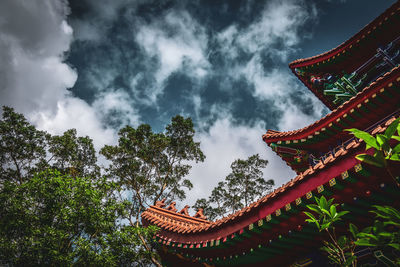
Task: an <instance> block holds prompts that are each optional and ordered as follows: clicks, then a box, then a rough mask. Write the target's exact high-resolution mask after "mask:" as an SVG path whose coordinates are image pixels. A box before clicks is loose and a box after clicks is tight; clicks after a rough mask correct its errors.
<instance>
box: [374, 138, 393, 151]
mask: <svg viewBox="0 0 400 267" xmlns="http://www.w3.org/2000/svg"><path fill="white" fill-rule="evenodd" d="M376 141H377V142H378V144H379V146H380V147H381V148H383V150H384V151H389V149H390V147H389V138H387V137H386V135H383V134H377V135H376Z"/></svg>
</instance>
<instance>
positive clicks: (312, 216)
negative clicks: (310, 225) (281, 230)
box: [304, 211, 317, 222]
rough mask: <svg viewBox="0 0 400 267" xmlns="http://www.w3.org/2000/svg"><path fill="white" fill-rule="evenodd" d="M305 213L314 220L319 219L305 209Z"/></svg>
mask: <svg viewBox="0 0 400 267" xmlns="http://www.w3.org/2000/svg"><path fill="white" fill-rule="evenodd" d="M304 214H305V215H307V216H308V217H310V218H311V220H312V222H314V221H317V219H316V218H315V217H314V215H313V214H312V213H310V212H307V211H304Z"/></svg>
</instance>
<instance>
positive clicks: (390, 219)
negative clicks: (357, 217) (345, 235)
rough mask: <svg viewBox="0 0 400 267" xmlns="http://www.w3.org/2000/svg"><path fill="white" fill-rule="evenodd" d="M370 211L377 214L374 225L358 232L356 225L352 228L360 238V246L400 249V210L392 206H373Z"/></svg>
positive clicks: (352, 231)
mask: <svg viewBox="0 0 400 267" xmlns="http://www.w3.org/2000/svg"><path fill="white" fill-rule="evenodd" d="M373 207H374V208H375V210H371V211H370V212H372V213H374V214H375V215H376V218H377V220H375V222H374V224H373V225H372V226H369V227H366V228H364V229H363V230H362V231H361V232H358V229H357V228H356V227H353V229H350V231H351V233H352V235H353V236H355V237H357V238H359V239H358V240H357V241H356V242H355V243H356V245H358V246H370V247H385V246H389V247H392V248H394V249H396V250H400V212H399V211H398V210H396V209H395V208H393V207H390V206H377V205H374V206H373Z"/></svg>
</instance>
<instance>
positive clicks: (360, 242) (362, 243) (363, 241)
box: [354, 238, 376, 247]
mask: <svg viewBox="0 0 400 267" xmlns="http://www.w3.org/2000/svg"><path fill="white" fill-rule="evenodd" d="M354 244H356V245H357V246H363V247H375V246H376V245H375V244H372V243H370V242H369V239H368V238H361V239H358V240H357V241H355V242H354Z"/></svg>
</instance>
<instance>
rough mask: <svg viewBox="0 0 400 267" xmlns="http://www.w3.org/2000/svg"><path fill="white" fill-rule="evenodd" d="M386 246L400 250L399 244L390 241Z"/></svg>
mask: <svg viewBox="0 0 400 267" xmlns="http://www.w3.org/2000/svg"><path fill="white" fill-rule="evenodd" d="M388 246H391V247H392V248H394V249H396V250H400V244H395V243H390V244H388Z"/></svg>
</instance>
